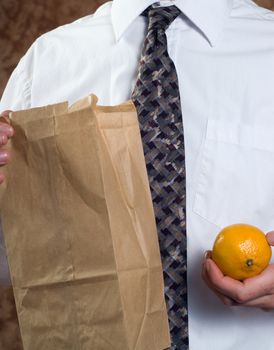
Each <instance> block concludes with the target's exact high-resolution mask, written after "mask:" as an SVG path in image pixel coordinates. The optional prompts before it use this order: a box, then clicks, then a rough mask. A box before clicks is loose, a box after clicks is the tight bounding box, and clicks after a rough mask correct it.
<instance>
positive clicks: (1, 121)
mask: <svg viewBox="0 0 274 350" xmlns="http://www.w3.org/2000/svg"><path fill="white" fill-rule="evenodd" d="M10 112H12V111H10V110H6V111H4V112H2V113H1V114H0V130H1V131H2V132H4V133H5V134H7V136H8V137H11V136H13V134H14V130H13V128H12V127H11V125H10V119H9V114H10Z"/></svg>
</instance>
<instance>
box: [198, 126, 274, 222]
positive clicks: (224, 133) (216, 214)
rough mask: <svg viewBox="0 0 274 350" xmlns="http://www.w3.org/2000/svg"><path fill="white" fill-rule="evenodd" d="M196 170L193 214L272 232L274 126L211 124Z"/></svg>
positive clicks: (273, 215) (273, 216)
mask: <svg viewBox="0 0 274 350" xmlns="http://www.w3.org/2000/svg"><path fill="white" fill-rule="evenodd" d="M199 169H200V170H199V174H198V182H197V187H196V191H195V198H194V205H193V211H194V212H195V213H197V214H198V215H200V216H202V217H203V218H205V219H206V220H208V221H210V222H212V223H214V224H216V225H217V226H220V227H224V226H226V225H230V224H233V223H239V222H244V223H249V224H253V225H257V226H260V227H261V228H262V229H271V228H272V229H273V228H274V126H271V127H261V126H249V125H247V124H243V123H235V122H227V121H220V120H213V119H211V120H209V121H208V125H207V131H206V138H205V142H204V145H203V150H202V157H201V164H200V166H199Z"/></svg>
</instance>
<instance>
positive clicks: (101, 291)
mask: <svg viewBox="0 0 274 350" xmlns="http://www.w3.org/2000/svg"><path fill="white" fill-rule="evenodd" d="M11 117H12V125H13V127H14V129H15V136H14V137H13V139H12V141H11V151H12V162H11V163H10V164H9V165H8V166H7V167H6V172H7V173H6V177H7V183H6V189H5V191H4V195H3V198H2V205H1V219H2V225H3V230H4V236H5V242H6V248H7V255H8V261H9V265H10V270H11V275H12V282H13V288H14V294H15V299H16V305H17V311H18V317H19V323H20V328H21V334H22V339H23V344H24V349H25V350H44V349H47V350H63V349H64V350H70V349H71V350H112V349H117V350H161V349H165V348H167V347H169V330H168V322H167V315H166V307H165V302H164V292H163V279H162V267H161V262H160V255H159V247H158V240H157V234H156V227H155V219H154V214H153V208H152V202H151V195H150V190H149V185H148V180H147V174H146V168H145V163H144V157H143V149H142V144H141V140H140V135H139V127H138V122H137V117H136V112H135V109H134V106H133V104H132V103H131V102H127V103H125V104H122V105H120V106H116V107H99V106H96V98H95V96H89V97H88V98H86V99H84V100H82V101H80V102H78V103H76V104H75V105H73V106H72V107H71V108H70V109H69V110H68V106H67V103H63V104H58V105H54V106H47V107H44V108H35V109H31V110H27V111H20V112H16V113H13V114H12V116H11Z"/></svg>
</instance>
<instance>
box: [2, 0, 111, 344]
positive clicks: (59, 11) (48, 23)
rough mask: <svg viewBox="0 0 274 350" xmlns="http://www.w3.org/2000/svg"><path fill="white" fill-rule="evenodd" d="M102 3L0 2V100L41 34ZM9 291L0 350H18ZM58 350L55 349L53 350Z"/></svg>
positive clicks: (5, 291)
mask: <svg viewBox="0 0 274 350" xmlns="http://www.w3.org/2000/svg"><path fill="white" fill-rule="evenodd" d="M104 2H106V0H81V1H77V0H46V1H45V0H35V1H34V0H0V96H1V95H2V93H3V91H4V88H5V86H6V83H7V81H8V78H9V76H10V74H11V72H12V71H13V69H14V68H15V67H16V65H17V63H18V61H19V59H20V58H21V57H22V56H23V55H24V53H25V52H26V50H27V49H28V47H29V46H30V45H31V43H32V42H33V41H34V40H35V39H36V38H37V37H38V36H40V35H41V34H42V33H45V32H47V31H49V30H51V29H53V28H55V27H58V26H60V25H62V24H66V23H69V22H72V21H74V20H75V19H78V18H80V17H83V16H87V15H89V14H91V13H93V12H94V11H95V10H96V9H97V8H98V7H99V6H100V5H101V4H103V3H104ZM22 349H23V348H22V345H21V339H20V332H19V328H18V323H17V317H16V309H15V305H14V299H13V293H12V289H11V288H0V350H22ZM56 350H58V349H56Z"/></svg>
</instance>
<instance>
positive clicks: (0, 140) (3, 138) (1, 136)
mask: <svg viewBox="0 0 274 350" xmlns="http://www.w3.org/2000/svg"><path fill="white" fill-rule="evenodd" d="M8 140H9V138H8V136H7V135H6V134H5V133H2V132H0V146H4V145H6V144H7V142H8Z"/></svg>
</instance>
